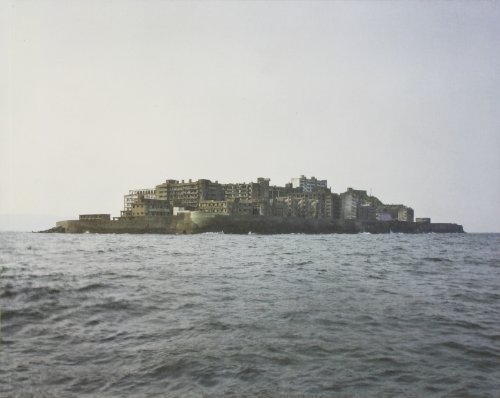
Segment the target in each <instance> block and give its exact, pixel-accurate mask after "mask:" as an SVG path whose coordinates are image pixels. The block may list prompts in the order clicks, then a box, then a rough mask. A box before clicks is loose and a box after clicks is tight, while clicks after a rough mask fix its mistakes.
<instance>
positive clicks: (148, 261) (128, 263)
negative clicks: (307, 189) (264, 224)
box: [0, 233, 500, 397]
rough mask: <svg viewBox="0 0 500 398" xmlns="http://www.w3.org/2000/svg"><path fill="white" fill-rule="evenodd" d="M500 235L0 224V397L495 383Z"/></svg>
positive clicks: (461, 387) (404, 389)
mask: <svg viewBox="0 0 500 398" xmlns="http://www.w3.org/2000/svg"><path fill="white" fill-rule="evenodd" d="M499 250H500V235H498V234H459V235H451V234H450V235H448V234H443V235H440V234H429V235H401V234H391V235H365V234H360V235H274V236H260V235H240V236H238V235H222V234H202V235H193V236H185V235H183V236H180V235H179V236H172V235H94V234H83V235H70V234H68V235H65V234H32V233H0V311H1V314H0V396H2V397H82V396H83V397H120V396H135V397H156V396H167V397H191V396H193V397H198V396H199V397H203V396H204V397H219V396H228V397H232V396H234V397H240V396H243V397H254V396H257V397H274V396H278V397H284V396H291V397H294V396H297V397H299V396H300V397H307V396H314V397H499V396H500V251H499Z"/></svg>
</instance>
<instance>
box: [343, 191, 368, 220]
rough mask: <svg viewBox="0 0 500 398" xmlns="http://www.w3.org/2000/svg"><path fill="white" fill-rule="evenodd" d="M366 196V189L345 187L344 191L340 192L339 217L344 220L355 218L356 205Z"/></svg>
mask: <svg viewBox="0 0 500 398" xmlns="http://www.w3.org/2000/svg"><path fill="white" fill-rule="evenodd" d="M367 196H368V195H367V193H366V191H362V190H358V189H352V188H347V191H346V192H343V193H341V194H340V201H341V210H340V217H341V218H342V219H344V220H357V219H358V207H359V205H361V204H363V203H364V201H365V198H366V197H367Z"/></svg>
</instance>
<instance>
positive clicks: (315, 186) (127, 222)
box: [43, 175, 464, 234]
mask: <svg viewBox="0 0 500 398" xmlns="http://www.w3.org/2000/svg"><path fill="white" fill-rule="evenodd" d="M123 203H124V206H123V210H121V212H120V216H118V217H111V215H110V214H81V215H80V216H79V219H78V220H67V221H59V222H57V223H56V227H55V228H51V229H49V230H46V231H43V232H68V233H84V232H93V233H168V234H177V233H189V234H191V233H202V232H224V233H263V234H273V233H359V232H369V233H391V232H404V233H429V232H464V231H463V227H462V226H461V225H457V224H453V223H439V224H435V223H431V219H430V217H420V218H416V219H415V218H414V210H413V208H412V207H410V206H407V205H404V204H384V203H382V201H381V200H379V199H378V198H377V197H375V196H372V195H369V194H368V193H367V191H366V190H359V189H353V188H348V189H347V190H346V191H345V192H342V193H335V192H332V189H331V188H329V187H328V183H327V180H319V179H316V178H315V177H311V178H307V177H305V176H303V175H302V176H300V177H297V178H292V179H291V181H290V183H288V184H286V185H285V186H276V185H271V184H270V179H269V178H257V181H256V182H250V183H228V184H221V183H219V182H218V181H214V182H212V181H211V180H207V179H200V180H196V181H193V180H181V181H179V180H172V179H169V180H166V181H165V182H163V183H161V184H159V185H157V186H156V187H155V188H145V189H133V190H130V191H129V192H128V194H126V195H125V196H124V200H123Z"/></svg>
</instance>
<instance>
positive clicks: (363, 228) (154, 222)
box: [43, 212, 464, 234]
mask: <svg viewBox="0 0 500 398" xmlns="http://www.w3.org/2000/svg"><path fill="white" fill-rule="evenodd" d="M43 232H65V233H85V232H90V233H129V234H141V233H156V234H195V233H203V232H224V233H232V234H248V233H249V232H252V233H258V234H286V233H307V234H318V233H351V234H352V233H360V232H369V233H374V234H380V233H391V232H395V233H461V232H464V230H463V227H462V226H461V225H458V224H452V223H428V224H424V223H415V222H404V221H387V222H360V221H350V220H346V221H339V220H322V219H319V220H317V219H305V218H299V217H260V216H227V215H214V214H210V213H204V212H191V213H184V214H179V215H176V216H166V217H136V218H128V219H125V218H121V219H118V220H87V221H81V220H66V221H59V222H57V224H56V227H55V228H52V229H51V230H47V231H43Z"/></svg>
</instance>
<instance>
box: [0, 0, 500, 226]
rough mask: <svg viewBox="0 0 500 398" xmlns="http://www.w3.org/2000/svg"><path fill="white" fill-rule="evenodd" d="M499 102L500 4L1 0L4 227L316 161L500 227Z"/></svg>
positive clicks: (337, 187) (400, 196) (332, 176)
mask: <svg viewBox="0 0 500 398" xmlns="http://www.w3.org/2000/svg"><path fill="white" fill-rule="evenodd" d="M499 100H500V2H495V1H473V2H471V1H469V2H466V1H446V2H444V1H443V2H440V1H432V2H424V1H330V2H329V1H318V2H314V1H303V2H302V1H290V2H288V1H267V2H265V1H252V2H250V1H241V2H238V1H235V2H228V1H227V2H226V1H203V2H202V1H199V2H197V1H190V2H181V1H179V2H177V1H158V0H157V1H147V2H146V1H139V0H134V1H127V0H121V1H112V0H99V1H92V0H90V1H83V0H82V1H71V0H69V1H44V0H36V1H35V0H25V1H15V0H0V229H3V230H6V229H7V230H9V229H11V230H12V229H25V230H32V229H46V228H50V227H52V226H53V225H54V222H55V220H58V219H68V218H69V219H75V218H77V217H78V214H84V213H111V214H112V215H113V216H118V215H119V213H120V210H121V209H122V208H123V195H125V194H126V193H127V192H128V190H129V189H137V188H154V187H155V186H156V185H157V184H160V183H162V182H163V181H164V180H166V179H171V178H173V179H189V178H192V179H198V178H207V179H211V180H213V181H214V180H218V181H219V182H250V181H256V179H257V177H268V178H271V184H276V185H283V184H285V183H287V182H289V181H290V179H291V178H293V177H298V176H300V175H302V174H304V175H306V176H315V177H317V178H319V179H327V180H328V185H329V186H330V187H331V188H332V191H333V192H338V193H340V192H343V191H345V190H346V189H347V187H353V188H355V189H366V190H367V191H368V192H372V193H373V195H375V196H377V197H378V198H379V199H380V200H382V202H384V203H403V204H406V205H408V206H411V207H412V208H413V209H414V210H415V216H416V217H431V218H432V220H433V222H456V223H459V224H462V225H464V228H465V230H466V231H468V232H500V101H499Z"/></svg>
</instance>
